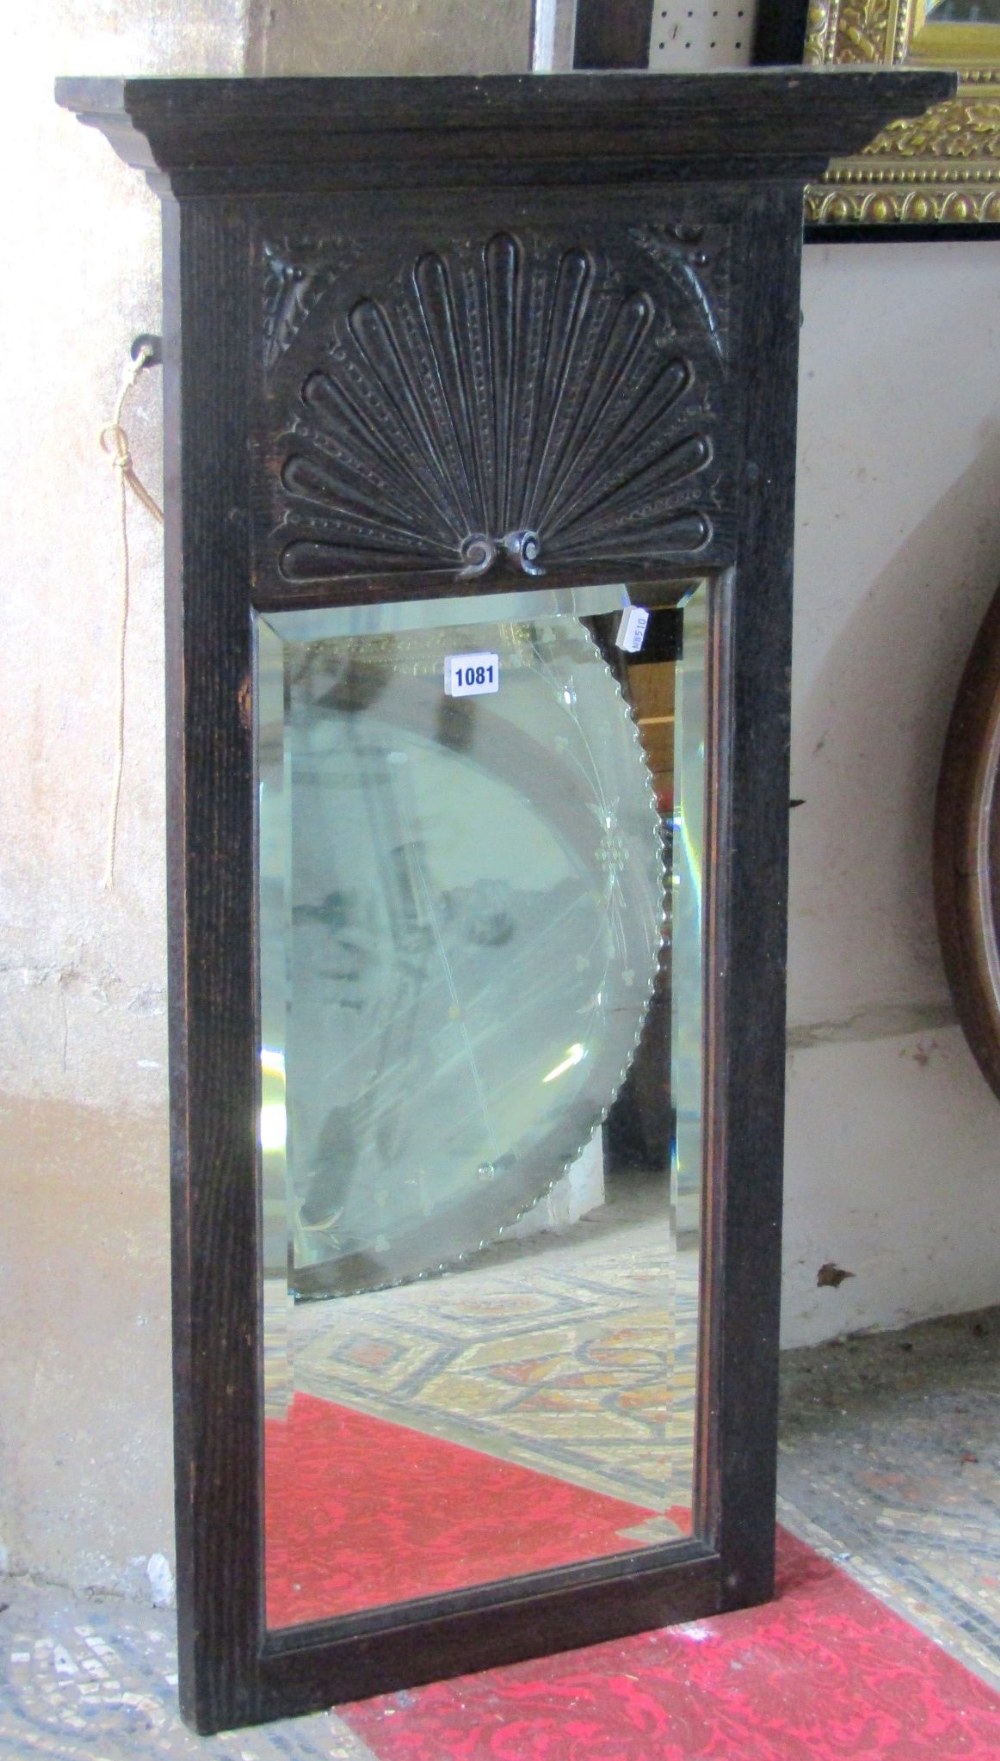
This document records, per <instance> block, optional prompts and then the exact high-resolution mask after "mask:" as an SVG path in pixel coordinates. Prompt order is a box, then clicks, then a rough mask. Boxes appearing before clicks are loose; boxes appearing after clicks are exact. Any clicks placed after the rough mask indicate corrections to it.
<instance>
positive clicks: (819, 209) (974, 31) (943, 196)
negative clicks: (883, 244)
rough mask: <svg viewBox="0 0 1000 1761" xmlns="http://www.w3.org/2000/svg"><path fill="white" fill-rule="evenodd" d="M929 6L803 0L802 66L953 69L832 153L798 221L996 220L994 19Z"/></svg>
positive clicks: (908, 0) (997, 58)
mask: <svg viewBox="0 0 1000 1761" xmlns="http://www.w3.org/2000/svg"><path fill="white" fill-rule="evenodd" d="M947 9H948V10H949V11H950V12H953V13H954V12H956V11H961V10H963V8H962V6H961V5H960V4H958V5H956V4H954V0H953V3H952V4H951V5H950V6H948V8H947ZM970 9H971V10H976V9H975V8H970ZM936 10H937V8H936V7H935V6H934V4H933V3H932V0H931V3H929V0H811V4H810V6H809V13H808V19H807V24H806V42H805V54H804V60H805V63H806V65H807V66H810V67H824V66H828V65H837V64H847V63H853V64H854V65H856V66H862V67H864V66H870V67H873V68H874V67H913V66H921V67H947V68H955V69H957V70H958V74H959V86H958V92H957V94H956V96H955V97H954V98H949V99H947V100H946V101H945V102H944V103H943V104H935V105H933V106H932V108H931V109H930V110H928V111H927V112H926V114H925V115H923V116H919V117H914V118H905V119H902V120H900V121H897V122H891V123H890V124H889V126H888V128H885V129H883V130H882V132H881V134H878V135H876V136H875V139H874V140H873V141H872V142H871V143H870V144H869V145H868V146H867V147H865V148H863V149H862V151H861V152H860V153H857V154H855V155H854V156H853V157H852V158H850V159H835V160H833V161H832V163H831V165H830V168H829V170H828V171H827V172H826V173H825V175H824V177H823V179H822V181H821V182H820V183H815V184H810V185H809V186H807V189H806V221H807V223H811V224H817V223H819V224H821V225H830V224H835V225H838V224H839V225H845V224H846V225H858V224H859V223H860V224H864V225H868V224H871V223H873V222H874V223H883V224H885V223H888V224H898V223H900V222H902V223H910V224H914V225H915V224H922V225H926V224H928V223H931V222H943V223H948V224H952V223H965V222H976V221H996V222H1000V22H998V23H996V24H972V23H968V24H966V23H956V22H951V21H950V20H949V22H935V20H934V13H935V11H936Z"/></svg>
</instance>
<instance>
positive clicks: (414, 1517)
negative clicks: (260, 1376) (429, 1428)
mask: <svg viewBox="0 0 1000 1761" xmlns="http://www.w3.org/2000/svg"><path fill="white" fill-rule="evenodd" d="M265 1487H266V1497H265V1505H266V1523H267V1546H266V1581H267V1622H268V1625H269V1626H271V1627H282V1626H296V1625H299V1624H300V1623H301V1622H302V1621H307V1620H319V1619H322V1618H323V1617H324V1616H329V1615H333V1614H342V1613H349V1612H351V1611H352V1610H357V1609H359V1608H377V1607H378V1606H379V1605H380V1604H382V1603H386V1602H399V1601H404V1600H406V1599H408V1598H411V1597H414V1596H430V1595H433V1594H434V1593H435V1592H436V1591H439V1590H453V1589H456V1588H459V1587H460V1586H462V1585H467V1584H481V1583H489V1582H490V1581H491V1580H493V1579H495V1578H503V1577H509V1576H511V1575H512V1574H515V1575H516V1574H518V1573H522V1572H530V1571H541V1570H544V1569H545V1568H546V1567H548V1566H554V1565H566V1564H568V1563H571V1562H572V1561H573V1560H579V1559H595V1558H599V1557H601V1556H602V1555H603V1554H607V1553H622V1552H625V1551H629V1550H631V1549H632V1548H634V1547H635V1546H636V1545H637V1544H638V1543H637V1542H636V1541H635V1540H632V1539H623V1538H622V1531H623V1530H624V1529H634V1528H635V1527H636V1525H637V1524H640V1523H644V1522H648V1521H649V1518H650V1516H651V1515H652V1514H653V1513H652V1512H651V1511H650V1510H649V1509H648V1508H646V1507H644V1506H641V1505H638V1504H630V1503H628V1502H626V1501H625V1500H624V1499H617V1498H610V1497H606V1496H605V1495H604V1494H603V1493H600V1492H590V1491H587V1490H585V1489H584V1488H582V1487H579V1486H570V1485H567V1484H566V1483H565V1482H564V1481H562V1480H557V1479H555V1478H554V1477H552V1476H550V1475H548V1474H541V1473H537V1472H535V1471H534V1470H533V1469H532V1468H526V1467H519V1466H517V1465H516V1464H515V1463H513V1462H507V1461H497V1460H495V1459H494V1458H493V1457H492V1456H489V1455H480V1454H479V1453H478V1451H476V1450H473V1449H465V1448H463V1447H462V1446H461V1445H460V1444H457V1443H448V1442H445V1441H444V1440H443V1439H441V1438H438V1437H429V1436H425V1435H424V1434H423V1433H422V1432H420V1431H412V1430H410V1429H409V1428H408V1427H407V1426H405V1425H396V1424H392V1423H390V1422H388V1421H387V1420H385V1419H376V1418H371V1417H369V1415H368V1414H366V1413H361V1412H355V1411H353V1410H352V1409H351V1408H349V1407H344V1406H337V1405H334V1403H333V1402H332V1401H328V1400H319V1399H317V1398H316V1397H315V1396H313V1395H309V1394H296V1395H295V1398H294V1400H293V1401H292V1405H291V1409H290V1413H289V1416H288V1418H287V1419H268V1420H267V1422H266V1425H265ZM678 1514H680V1515H683V1514H684V1513H678Z"/></svg>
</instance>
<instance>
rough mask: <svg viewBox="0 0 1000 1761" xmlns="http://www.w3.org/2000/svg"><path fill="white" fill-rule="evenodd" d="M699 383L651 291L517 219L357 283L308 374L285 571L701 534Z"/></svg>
mask: <svg viewBox="0 0 1000 1761" xmlns="http://www.w3.org/2000/svg"><path fill="white" fill-rule="evenodd" d="M693 383H694V369H693V366H692V364H691V361H690V360H689V359H688V358H687V356H686V355H685V354H684V353H683V351H682V350H681V349H680V348H679V347H678V346H677V344H676V342H674V340H673V330H672V327H671V325H670V323H669V321H667V320H666V317H665V315H664V314H662V313H660V312H659V311H658V309H657V305H656V302H655V300H654V298H653V297H652V295H650V294H649V293H646V292H641V291H640V292H635V291H623V289H622V287H621V285H620V284H619V283H618V282H617V281H615V280H614V279H613V278H612V277H611V276H609V274H608V272H607V271H606V270H602V269H600V268H599V267H598V265H597V264H596V263H595V262H594V260H593V259H592V258H591V256H590V255H589V254H588V253H587V252H586V251H584V250H579V249H574V250H567V251H565V252H563V254H562V255H561V256H560V257H558V258H554V257H550V258H549V259H548V260H547V261H546V260H543V259H542V258H541V257H535V258H534V259H533V258H532V257H531V256H529V255H528V254H527V253H526V251H525V250H524V248H523V246H522V245H521V244H520V243H519V242H518V241H517V240H516V239H514V238H512V237H510V236H509V235H506V234H502V233H501V234H497V235H496V236H495V237H493V238H491V239H490V240H489V242H488V243H487V244H486V246H485V248H484V249H482V250H481V251H480V252H479V253H478V255H477V256H476V257H475V258H473V259H470V260H466V261H464V262H457V261H456V262H455V263H454V264H453V263H450V262H449V261H448V260H446V258H445V257H444V256H442V255H439V254H437V253H435V252H429V253H427V254H426V255H424V256H422V257H420V258H419V260H418V261H417V263H416V264H415V266H414V268H413V271H412V274H411V276H410V277H409V278H408V280H407V282H406V283H405V284H404V286H403V288H402V290H401V291H399V292H397V294H395V295H394V296H393V297H392V298H390V299H387V300H385V301H379V300H376V299H373V298H368V297H366V298H363V299H360V300H358V302H357V303H356V304H355V305H354V306H353V307H352V309H351V310H350V312H349V313H348V314H347V316H346V319H344V320H343V321H341V322H338V324H337V326H336V328H335V330H334V334H333V340H332V342H331V344H330V347H329V351H328V361H327V363H326V364H324V365H323V366H322V367H318V368H317V369H316V370H314V371H313V372H311V373H310V374H309V375H308V377H307V378H306V380H305V382H304V384H303V385H302V388H301V403H300V406H299V411H298V413H297V415H296V417H295V420H294V421H293V423H292V425H291V432H290V433H289V434H286V436H285V442H284V445H285V451H284V457H283V460H282V462H281V466H280V484H281V491H282V496H283V500H284V503H285V514H284V521H283V526H282V528H281V530H280V531H279V533H278V534H277V537H278V539H279V545H280V562H279V567H280V571H281V574H282V576H283V577H284V578H285V580H287V581H290V582H296V583H305V582H309V581H321V580H324V579H327V578H330V577H331V576H337V575H344V574H352V573H358V572H365V573H378V574H382V573H385V572H387V571H392V570H399V569H422V570H433V571H436V570H442V571H447V572H450V573H453V574H456V575H458V576H470V577H471V576H478V575H484V574H486V573H487V572H488V571H489V570H490V569H491V568H493V567H494V566H495V565H497V564H499V563H501V562H506V564H507V565H508V567H511V568H514V569H515V570H521V571H523V572H524V573H525V574H527V575H539V574H542V573H544V572H545V567H546V564H547V563H549V562H552V563H558V564H560V565H567V564H573V563H578V564H579V563H583V562H594V561H600V560H602V559H604V558H608V559H611V558H614V559H615V561H616V562H618V563H621V562H622V561H624V560H626V559H628V558H632V559H651V560H655V559H658V558H661V557H662V558H670V557H676V556H678V555H680V554H683V553H690V552H697V551H699V550H701V549H703V548H704V546H705V545H706V544H707V543H708V541H709V539H710V538H711V536H712V528H711V523H710V520H709V517H708V514H707V513H706V511H705V509H704V507H702V506H699V505H698V499H697V498H698V489H697V482H698V477H699V473H701V472H703V471H704V470H705V467H706V466H707V465H708V464H709V462H710V460H711V457H712V444H711V440H710V438H709V436H708V434H707V433H705V432H704V431H703V429H704V414H703V412H702V411H701V409H700V407H699V406H700V400H696V399H693V398H692V397H691V395H690V394H691V391H692V386H693ZM688 405H690V406H691V407H690V408H687V406H688ZM696 424H697V426H696ZM704 499H707V497H705V498H704Z"/></svg>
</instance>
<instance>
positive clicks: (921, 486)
mask: <svg viewBox="0 0 1000 1761" xmlns="http://www.w3.org/2000/svg"><path fill="white" fill-rule="evenodd" d="M998 269H1000V244H998V243H997V242H990V241H978V242H969V243H966V242H965V241H959V242H955V243H945V242H928V243H920V244H912V245H910V244H893V245H889V244H886V245H874V246H870V245H866V246H864V247H860V246H849V245H838V246H824V247H810V248H809V249H807V251H806V253H805V264H804V284H803V308H804V326H803V331H802V355H801V381H800V412H799V415H800V421H799V479H798V511H797V541H796V558H795V578H796V616H795V654H794V667H793V716H792V795H793V797H801V798H803V805H802V806H800V807H797V808H795V809H794V811H793V813H792V821H791V844H792V867H791V910H790V923H789V1028H790V1045H791V1051H790V1056H789V1073H788V1126H787V1130H788V1141H787V1154H786V1164H785V1176H786V1202H785V1276H784V1290H783V1300H784V1323H783V1332H784V1336H785V1338H786V1341H787V1343H789V1344H796V1345H798V1344H806V1343H809V1342H811V1341H814V1340H819V1339H824V1338H829V1337H830V1336H831V1335H833V1334H836V1333H838V1332H841V1331H848V1330H852V1329H857V1328H860V1327H890V1326H894V1325H901V1324H902V1323H904V1322H906V1321H909V1320H913V1319H917V1318H922V1317H925V1316H928V1315H932V1314H944V1313H949V1312H953V1311H956V1310H960V1309H963V1308H975V1307H977V1306H979V1305H982V1304H986V1303H991V1302H996V1301H997V1300H998V1299H1000V1252H998V1249H1000V1111H998V1109H997V1103H996V1101H995V1100H994V1098H993V1096H992V1094H991V1092H990V1090H989V1089H988V1088H987V1086H986V1084H985V1082H984V1081H983V1080H982V1078H981V1077H980V1076H979V1074H978V1071H977V1069H976V1066H975V1064H974V1063H973V1060H972V1058H971V1055H970V1054H969V1052H968V1050H967V1048H966V1045H965V1041H964V1039H963V1037H962V1035H961V1032H960V1031H959V1029H958V1027H957V1026H955V1024H954V1013H953V1010H952V1008H951V1003H950V999H949V996H948V990H947V986H946V983H945V978H944V972H943V970H942V966H941V960H940V955H939V952H938V944H937V935H936V930H935V925H934V918H933V903H932V894H931V828H932V818H933V809H934V791H935V786H936V782H937V773H938V767H939V764H940V757H941V749H942V746H943V743H944V735H945V728H946V726H947V721H948V716H949V714H950V710H951V704H952V701H953V698H954V695H955V691H956V688H957V685H958V679H959V675H960V673H961V670H962V667H963V665H964V662H965V658H966V655H967V653H968V650H969V647H970V645H971V643H972V639H973V636H974V634H975V631H976V629H977V627H978V624H979V621H980V619H981V617H982V615H983V612H984V611H985V608H986V606H987V604H988V603H989V600H990V598H991V597H992V595H993V593H994V591H995V590H996V587H997V584H998V583H1000V398H998V391H997V387H998V385H1000V274H998ZM831 1261H832V1262H834V1263H836V1264H838V1265H839V1266H840V1267H842V1268H843V1269H844V1270H847V1271H850V1272H852V1273H853V1274H854V1276H853V1277H852V1278H850V1279H848V1280H845V1281H844V1282H843V1283H841V1284H840V1285H839V1286H837V1287H833V1286H829V1285H827V1286H822V1287H820V1286H817V1283H816V1276H817V1272H818V1270H819V1267H820V1266H821V1265H823V1264H825V1263H826V1262H831Z"/></svg>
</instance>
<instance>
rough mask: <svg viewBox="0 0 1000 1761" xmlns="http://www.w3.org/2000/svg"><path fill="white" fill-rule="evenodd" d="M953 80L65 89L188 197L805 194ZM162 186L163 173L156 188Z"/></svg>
mask: <svg viewBox="0 0 1000 1761" xmlns="http://www.w3.org/2000/svg"><path fill="white" fill-rule="evenodd" d="M955 85H956V78H955V76H954V75H953V74H950V73H946V72H935V71H918V72H909V71H904V72H899V71H893V72H887V73H870V72H867V71H858V70H856V69H854V68H829V69H815V70H808V71H806V70H803V69H801V68H794V69H769V70H766V71H765V70H758V69H747V70H745V71H737V72H733V73H725V74H695V75H687V74H684V75H679V74H646V73H624V74H623V73H575V74H563V75H559V74H556V75H551V74H548V75H538V74H517V75H496V76H491V77H488V78H473V77H466V76H458V77H456V76H449V77H444V78H441V77H432V76H426V77H417V78H407V79H398V78H367V77H365V78H362V77H358V78H347V79H340V78H336V79H325V78H322V79H307V78H303V79H61V80H58V81H57V83H56V98H57V100H58V102H59V103H60V104H62V105H64V106H65V107H66V108H67V109H69V110H73V111H75V112H76V114H77V115H78V116H79V117H80V119H81V121H83V122H87V123H90V124H93V125H94V126H95V127H97V128H100V129H101V130H102V131H103V132H104V134H105V135H106V136H107V137H108V140H109V141H110V142H111V144H112V146H113V147H114V148H115V151H116V152H117V153H119V154H120V156H121V157H122V158H123V159H124V160H125V161H126V162H127V163H128V164H129V165H133V166H135V167H136V168H138V169H140V170H142V171H145V172H147V173H149V174H151V177H152V181H153V182H154V183H155V184H156V185H157V187H163V183H164V174H165V182H166V186H167V187H168V188H169V189H171V190H172V191H173V192H174V194H176V195H179V196H186V195H187V196H196V195H215V194H227V193H231V194H234V195H238V194H254V193H260V194H267V193H281V192H293V191H307V190H320V189H328V188H350V187H359V188H379V187H381V188H400V187H407V186H417V187H419V186H425V185H428V184H434V185H439V186H440V185H453V186H455V185H461V186H464V187H469V186H475V185H477V184H481V185H486V186H490V187H496V186H498V185H500V186H503V185H529V184H536V185H537V184H544V183H551V182H556V183H559V184H567V183H578V184H587V183H607V182H628V183H635V182H655V181H658V180H660V179H663V178H665V177H669V178H671V179H677V178H696V179H698V180H699V181H700V180H702V179H704V178H706V177H707V178H713V179H727V180H735V181H745V180H749V179H752V178H761V177H762V178H765V179H768V178H770V179H789V180H792V181H796V180H797V181H800V182H804V181H805V180H806V179H807V178H809V177H812V176H815V175H816V174H818V173H819V172H821V171H822V170H823V169H824V168H825V166H826V163H827V161H828V160H829V159H830V158H831V157H832V156H833V155H834V154H837V155H841V156H842V155H844V154H847V153H851V152H854V151H856V150H857V149H859V148H861V147H863V146H864V145H865V144H866V143H867V142H868V141H870V140H871V139H872V137H873V135H875V134H877V133H878V131H879V129H881V128H883V127H885V125H886V124H887V123H888V122H890V121H891V120H892V119H893V118H894V117H897V116H901V115H907V116H914V115H919V114H921V112H922V111H924V110H925V109H926V108H927V107H928V106H929V105H931V104H933V103H936V102H939V101H941V100H943V99H945V98H947V97H949V96H950V95H951V94H952V93H953V91H954V89H955ZM157 174H160V175H157Z"/></svg>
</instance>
